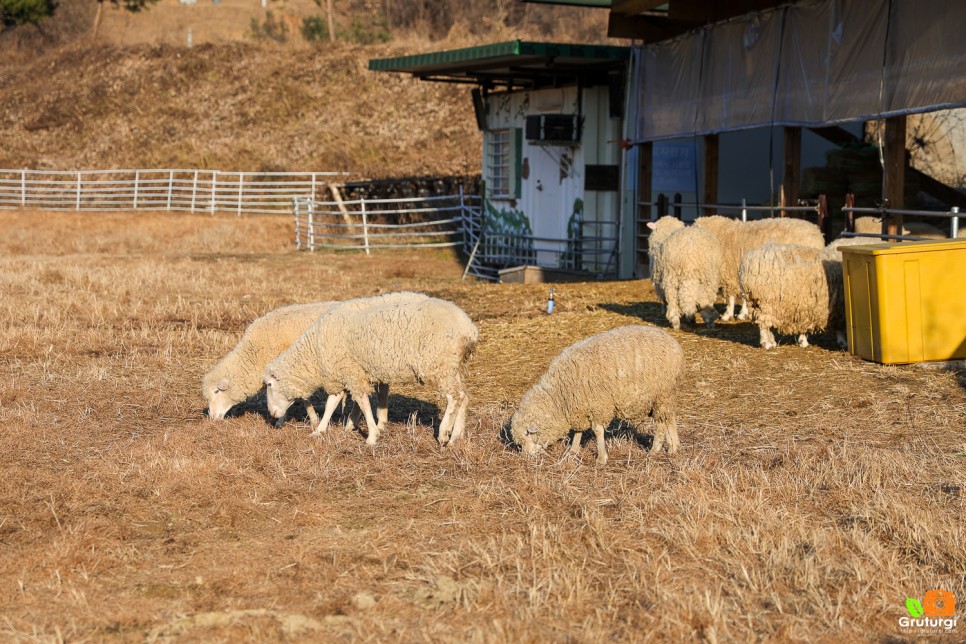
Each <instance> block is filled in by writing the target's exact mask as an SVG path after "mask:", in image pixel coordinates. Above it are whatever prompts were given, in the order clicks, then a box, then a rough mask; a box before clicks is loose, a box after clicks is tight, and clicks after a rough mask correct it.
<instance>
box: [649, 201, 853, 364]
mask: <svg viewBox="0 0 966 644" xmlns="http://www.w3.org/2000/svg"><path fill="white" fill-rule="evenodd" d="M648 226H649V227H650V228H651V236H650V252H651V278H652V280H653V281H654V288H655V290H656V291H657V294H658V297H660V298H661V301H662V302H663V303H664V304H665V314H666V317H667V320H668V322H670V323H671V326H672V327H674V328H675V329H677V328H680V325H681V318H682V317H684V318H687V319H691V320H693V319H694V318H695V315H696V313H697V312H698V311H700V312H701V316H702V318H703V319H704V322H705V324H707V325H708V326H712V325H713V324H714V321H715V318H716V317H717V312H716V311H715V309H714V302H715V299H716V298H717V295H718V292H719V290H720V292H721V295H722V296H723V297H724V298H725V300H726V306H725V313H724V315H723V316H722V319H723V320H729V319H732V317H734V309H735V302H736V300H737V298H739V297H741V298H743V303H742V306H741V311H740V312H739V313H738V315H737V317H738V319H739V320H745V319H748V318H749V317H751V318H752V319H753V320H754V321H755V322H756V323H757V325H758V331H759V335H760V344H761V346H762V347H763V348H765V349H774V348H775V347H776V346H778V345H777V343H776V341H775V335H774V332H773V331H772V329H775V330H777V331H778V332H779V333H784V334H788V335H797V336H798V344H799V345H800V346H802V347H807V346H808V338H807V337H806V334H808V333H820V332H822V331H825V330H828V329H831V330H834V331H835V332H836V334H837V336H838V341H839V344H840V345H841V346H842V347H843V348H844V347H845V292H844V289H843V281H842V253H841V251H840V250H839V249H840V248H841V247H842V246H846V245H853V244H867V243H869V240H868V239H864V238H861V237H852V238H839V239H836V240H834V241H833V242H832V243H830V244H828V245H826V244H825V239H824V237H823V236H822V232H821V231H820V230H819V228H818V226H816V225H815V224H813V223H811V222H808V221H804V220H801V219H785V218H774V219H760V220H757V221H739V220H735V219H729V218H728V217H722V216H720V215H712V216H709V217H699V218H698V219H696V220H695V222H694V224H693V225H691V226H685V224H684V223H683V222H681V221H680V220H678V219H675V218H674V217H662V218H660V219H658V220H657V221H655V222H651V223H649V224H648Z"/></svg>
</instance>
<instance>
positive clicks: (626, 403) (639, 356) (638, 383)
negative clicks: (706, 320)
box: [511, 325, 684, 446]
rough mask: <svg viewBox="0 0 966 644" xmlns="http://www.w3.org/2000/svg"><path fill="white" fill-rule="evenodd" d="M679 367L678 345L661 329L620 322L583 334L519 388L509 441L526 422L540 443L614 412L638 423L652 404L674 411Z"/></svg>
mask: <svg viewBox="0 0 966 644" xmlns="http://www.w3.org/2000/svg"><path fill="white" fill-rule="evenodd" d="M683 373H684V352H683V351H682V349H681V345H680V344H678V342H677V340H675V339H674V338H673V337H671V335H670V334H669V333H667V332H666V331H663V330H661V329H657V328H655V327H648V326H637V325H635V326H624V327H618V328H616V329H613V330H611V331H606V332H604V333H600V334H598V335H594V336H591V337H589V338H585V339H583V340H581V341H580V342H577V343H576V344H573V345H571V346H569V347H567V348H566V349H564V350H563V351H561V352H560V354H559V355H558V356H557V357H555V358H554V359H553V360H552V361H551V362H550V365H549V367H547V371H546V373H544V374H543V376H542V377H541V378H540V380H539V381H538V382H537V383H536V384H535V385H534V386H533V387H532V388H530V390H529V391H527V393H526V394H524V396H523V400H522V401H521V402H520V407H519V408H518V409H517V411H516V413H515V414H514V415H513V418H512V420H511V433H512V434H513V438H514V441H515V442H516V443H518V444H523V438H524V436H525V435H526V432H527V429H528V428H536V430H537V431H536V432H535V433H532V434H531V438H532V439H533V441H534V442H535V443H537V444H539V445H544V446H545V445H549V444H550V443H553V442H555V441H557V440H560V439H562V438H564V437H566V436H567V435H568V433H569V432H570V430H571V429H573V430H575V431H584V430H587V429H591V428H592V427H593V425H594V424H595V423H599V424H601V425H603V426H605V427H606V426H607V425H608V424H610V421H611V420H613V419H614V418H621V419H623V420H626V421H628V422H629V423H631V424H633V425H635V426H638V427H639V426H641V425H642V424H643V423H644V422H646V420H647V418H648V416H649V414H650V413H651V411H652V409H653V410H654V411H655V416H657V415H658V409H660V411H661V414H662V415H668V414H670V415H671V416H673V414H674V407H675V401H676V395H677V394H676V392H677V388H678V384H679V381H680V379H681V376H682V374H683Z"/></svg>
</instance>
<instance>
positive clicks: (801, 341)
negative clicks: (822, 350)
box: [798, 335, 808, 349]
mask: <svg viewBox="0 0 966 644" xmlns="http://www.w3.org/2000/svg"><path fill="white" fill-rule="evenodd" d="M798 346H800V347H801V348H803V349H804V348H806V347H808V338H806V337H805V336H804V335H800V336H798Z"/></svg>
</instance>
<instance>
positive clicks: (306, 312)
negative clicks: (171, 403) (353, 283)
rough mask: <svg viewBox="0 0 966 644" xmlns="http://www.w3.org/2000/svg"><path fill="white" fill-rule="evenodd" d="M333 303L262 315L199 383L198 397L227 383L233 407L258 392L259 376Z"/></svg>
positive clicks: (285, 307)
mask: <svg viewBox="0 0 966 644" xmlns="http://www.w3.org/2000/svg"><path fill="white" fill-rule="evenodd" d="M335 304H336V303H335V302H314V303H311V304H292V305H291V306H284V307H282V308H279V309H275V310H274V311H270V312H269V313H266V314H265V315H263V316H262V317H260V318H258V319H256V320H254V321H253V322H252V323H251V324H250V325H248V328H247V329H246V330H245V333H244V335H242V337H241V339H240V340H239V341H238V344H236V345H235V348H233V349H232V350H231V351H230V352H228V353H227V354H226V355H225V357H223V358H222V359H221V360H219V361H218V363H217V364H215V366H214V367H212V369H211V371H209V372H208V373H207V374H206V375H205V377H204V378H203V379H202V385H201V387H202V393H203V395H204V396H205V398H206V399H207V398H208V396H209V395H210V394H211V391H212V390H213V389H214V387H215V385H216V384H217V383H218V382H219V381H221V380H227V381H228V385H229V388H228V391H227V392H226V393H227V394H228V395H229V396H230V398H231V399H232V400H233V401H235V402H236V403H238V402H241V401H243V400H245V399H246V398H248V397H249V396H251V395H253V394H255V393H257V392H258V391H259V389H261V388H262V384H263V382H262V372H263V371H264V369H265V366H266V365H267V364H268V363H269V362H271V361H272V360H274V359H275V358H276V357H278V355H279V354H280V353H282V352H283V351H285V349H287V348H288V347H289V346H290V345H291V344H292V343H293V342H295V341H296V340H297V339H298V338H299V336H301V335H302V333H303V332H304V331H305V330H306V329H307V328H309V327H310V326H311V325H312V323H313V322H315V321H316V320H318V319H319V318H320V317H321V316H322V315H324V314H325V313H327V312H328V311H329V309H331V308H332V306H334V305H335Z"/></svg>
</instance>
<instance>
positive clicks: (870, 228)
mask: <svg viewBox="0 0 966 644" xmlns="http://www.w3.org/2000/svg"><path fill="white" fill-rule="evenodd" d="M855 232H857V233H863V234H873V235H879V234H881V233H882V219H880V218H878V217H857V218H856V220H855ZM902 234H903V235H907V236H909V237H922V238H923V239H946V234H945V233H943V231H941V230H939V229H938V228H936V227H935V226H933V225H932V224H928V223H926V222H924V221H907V222H904V223H903V226H902ZM866 243H867V244H874V243H875V240H874V239H870V238H867V239H866Z"/></svg>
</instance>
